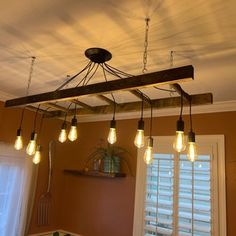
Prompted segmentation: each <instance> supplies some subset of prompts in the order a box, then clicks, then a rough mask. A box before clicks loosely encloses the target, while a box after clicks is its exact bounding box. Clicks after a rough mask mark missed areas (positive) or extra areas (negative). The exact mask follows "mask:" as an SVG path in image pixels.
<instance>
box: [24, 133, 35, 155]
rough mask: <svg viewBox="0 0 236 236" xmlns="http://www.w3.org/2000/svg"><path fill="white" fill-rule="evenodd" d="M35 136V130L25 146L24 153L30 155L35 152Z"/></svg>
mask: <svg viewBox="0 0 236 236" xmlns="http://www.w3.org/2000/svg"><path fill="white" fill-rule="evenodd" d="M36 138H37V134H36V133H35V132H32V133H31V137H30V141H29V144H28V145H27V148H26V153H27V154H28V155H30V156H32V155H34V154H35V151H36Z"/></svg>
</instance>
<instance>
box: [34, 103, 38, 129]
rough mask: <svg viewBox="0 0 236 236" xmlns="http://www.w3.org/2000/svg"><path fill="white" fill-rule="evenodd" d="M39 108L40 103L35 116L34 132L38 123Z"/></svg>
mask: <svg viewBox="0 0 236 236" xmlns="http://www.w3.org/2000/svg"><path fill="white" fill-rule="evenodd" d="M39 108H40V104H39V105H38V107H37V110H36V113H35V116H34V129H33V132H35V129H36V123H37V122H36V120H37V115H38V111H39Z"/></svg>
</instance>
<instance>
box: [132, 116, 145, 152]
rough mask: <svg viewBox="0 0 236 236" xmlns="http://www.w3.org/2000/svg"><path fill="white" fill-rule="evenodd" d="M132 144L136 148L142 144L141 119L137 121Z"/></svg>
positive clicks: (142, 126)
mask: <svg viewBox="0 0 236 236" xmlns="http://www.w3.org/2000/svg"><path fill="white" fill-rule="evenodd" d="M134 144H135V146H136V147H137V148H141V147H143V146H144V121H143V120H142V119H141V120H139V122H138V130H137V133H136V136H135V139H134Z"/></svg>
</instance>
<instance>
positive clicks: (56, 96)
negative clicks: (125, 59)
mask: <svg viewBox="0 0 236 236" xmlns="http://www.w3.org/2000/svg"><path fill="white" fill-rule="evenodd" d="M193 74H194V72H193V66H191V65H188V66H183V67H178V68H171V69H168V70H162V71H158V72H153V73H149V74H142V75H137V76H132V77H128V78H125V79H117V80H112V81H108V82H102V83H97V84H90V85H86V86H81V87H75V88H69V89H63V90H56V91H52V92H47V93H41V94H36V95H31V96H27V97H21V98H15V99H11V100H8V101H6V103H5V106H6V107H16V106H22V105H29V104H34V103H38V104H41V103H47V102H52V101H65V100H71V99H75V98H78V97H81V96H85V95H100V94H107V93H112V92H117V91H127V90H134V89H138V88H145V87H150V86H154V85H161V84H170V83H177V82H179V81H188V80H190V79H193Z"/></svg>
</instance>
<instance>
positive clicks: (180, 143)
mask: <svg viewBox="0 0 236 236" xmlns="http://www.w3.org/2000/svg"><path fill="white" fill-rule="evenodd" d="M173 148H174V149H175V150H176V151H177V152H182V151H184V150H185V148H186V145H185V140H184V132H183V131H176V136H175V141H174V143H173Z"/></svg>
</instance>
